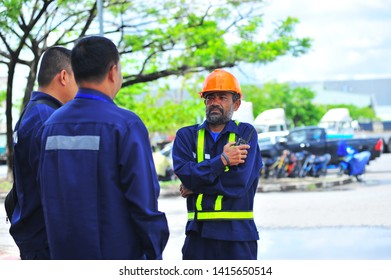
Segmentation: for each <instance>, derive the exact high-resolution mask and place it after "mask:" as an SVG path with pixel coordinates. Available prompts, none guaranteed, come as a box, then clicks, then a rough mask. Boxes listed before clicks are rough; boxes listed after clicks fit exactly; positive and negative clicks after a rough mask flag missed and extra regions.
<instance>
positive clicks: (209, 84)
mask: <svg viewBox="0 0 391 280" xmlns="http://www.w3.org/2000/svg"><path fill="white" fill-rule="evenodd" d="M214 91H231V92H236V93H237V94H239V95H240V98H242V90H241V89H240V85H239V81H238V80H237V79H236V77H235V76H234V75H232V74H231V73H229V72H227V71H225V70H223V69H216V70H214V71H213V72H212V73H210V74H209V75H208V76H207V77H206V79H205V81H204V84H203V85H202V91H201V92H200V96H201V97H204V93H206V92H214Z"/></svg>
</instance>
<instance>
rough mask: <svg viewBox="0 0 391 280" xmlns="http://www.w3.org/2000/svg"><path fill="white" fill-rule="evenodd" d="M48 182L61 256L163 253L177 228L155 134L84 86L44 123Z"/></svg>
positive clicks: (53, 233) (44, 185)
mask: <svg viewBox="0 0 391 280" xmlns="http://www.w3.org/2000/svg"><path fill="white" fill-rule="evenodd" d="M42 137H43V138H42V139H43V140H42V147H41V166H40V184H41V190H42V205H43V208H44V213H45V221H46V225H47V233H48V240H49V246H50V250H51V255H52V258H53V259H128V260H131V259H161V258H162V253H163V249H164V248H165V245H166V243H167V240H168V236H169V230H168V225H167V220H166V217H165V214H164V213H162V212H159V211H158V205H157V199H158V196H159V192H160V187H159V183H158V180H157V175H156V171H155V167H154V164H153V159H152V149H151V146H150V142H149V138H148V132H147V129H146V127H145V125H144V124H143V122H142V121H141V120H140V118H139V117H138V116H137V115H135V114H134V113H132V112H130V111H128V110H125V109H121V108H119V107H118V106H117V105H115V103H114V102H113V101H112V99H111V98H109V97H108V96H107V95H105V94H103V93H101V92H98V91H95V90H91V89H85V88H81V89H79V91H78V93H77V94H76V97H75V99H74V100H72V101H70V102H68V103H67V104H66V105H64V106H63V107H62V108H60V109H59V110H57V111H56V112H55V114H53V115H52V116H51V118H49V120H48V121H47V122H46V123H45V125H44V126H43V133H42Z"/></svg>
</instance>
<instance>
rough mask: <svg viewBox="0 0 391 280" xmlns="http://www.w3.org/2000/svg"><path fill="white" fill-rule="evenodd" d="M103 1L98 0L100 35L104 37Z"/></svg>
mask: <svg viewBox="0 0 391 280" xmlns="http://www.w3.org/2000/svg"><path fill="white" fill-rule="evenodd" d="M102 1H103V0H97V4H98V21H99V35H100V36H103V33H104V32H103V3H102Z"/></svg>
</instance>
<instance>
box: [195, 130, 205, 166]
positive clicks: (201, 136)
mask: <svg viewBox="0 0 391 280" xmlns="http://www.w3.org/2000/svg"><path fill="white" fill-rule="evenodd" d="M204 142H205V129H203V128H201V129H200V130H199V131H198V139H197V162H199V163H200V162H201V161H204Z"/></svg>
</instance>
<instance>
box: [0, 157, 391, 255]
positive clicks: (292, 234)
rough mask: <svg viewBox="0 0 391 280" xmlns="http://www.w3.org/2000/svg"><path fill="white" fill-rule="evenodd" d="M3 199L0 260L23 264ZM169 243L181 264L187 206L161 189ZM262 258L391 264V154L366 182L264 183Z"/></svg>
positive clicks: (173, 191) (258, 208)
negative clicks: (382, 261) (364, 261)
mask: <svg viewBox="0 0 391 280" xmlns="http://www.w3.org/2000/svg"><path fill="white" fill-rule="evenodd" d="M2 197H4V194H3V195H0V260H15V259H19V257H18V250H17V247H16V246H15V244H14V242H13V240H12V238H11V237H10V235H9V233H8V229H9V224H6V222H5V211H4V204H3V199H2ZM159 208H160V210H161V211H163V212H165V213H166V216H167V219H168V223H169V228H170V239H169V241H168V244H167V247H166V249H165V251H164V254H163V259H166V260H180V259H181V248H182V244H183V241H184V228H185V224H186V218H187V213H186V210H185V209H186V203H185V200H184V199H183V198H181V197H180V196H179V191H178V186H176V185H175V186H172V188H168V189H164V190H162V193H161V197H160V198H159ZM254 212H255V220H256V224H257V226H258V227H259V231H260V241H259V243H258V246H259V250H258V251H259V255H258V258H259V259H265V260H309V259H311V260H345V259H349V260H391V219H390V217H391V154H387V155H383V156H382V158H380V159H378V160H377V161H376V162H374V163H371V165H370V166H369V167H368V171H367V175H366V181H365V182H364V183H358V182H356V181H355V179H353V180H352V179H351V178H347V177H338V176H334V175H333V174H331V175H330V176H327V178H307V179H298V180H292V179H289V180H286V179H283V180H281V179H280V180H276V181H273V180H267V181H265V180H263V179H262V180H261V184H260V187H259V192H258V193H257V195H256V197H255V206H254Z"/></svg>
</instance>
